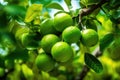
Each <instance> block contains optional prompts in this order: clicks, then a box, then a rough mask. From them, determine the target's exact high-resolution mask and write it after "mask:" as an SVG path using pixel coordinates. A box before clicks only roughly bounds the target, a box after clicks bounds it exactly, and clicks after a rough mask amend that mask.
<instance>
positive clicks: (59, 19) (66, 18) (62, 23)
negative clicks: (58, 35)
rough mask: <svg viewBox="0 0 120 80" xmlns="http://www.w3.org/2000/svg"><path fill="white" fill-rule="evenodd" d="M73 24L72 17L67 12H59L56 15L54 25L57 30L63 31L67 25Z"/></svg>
mask: <svg viewBox="0 0 120 80" xmlns="http://www.w3.org/2000/svg"><path fill="white" fill-rule="evenodd" d="M72 24H73V20H72V17H71V16H70V15H69V14H67V13H59V14H56V15H55V17H54V27H55V29H56V30H57V31H60V32H62V31H63V30H64V29H65V28H66V27H68V26H71V25H72Z"/></svg>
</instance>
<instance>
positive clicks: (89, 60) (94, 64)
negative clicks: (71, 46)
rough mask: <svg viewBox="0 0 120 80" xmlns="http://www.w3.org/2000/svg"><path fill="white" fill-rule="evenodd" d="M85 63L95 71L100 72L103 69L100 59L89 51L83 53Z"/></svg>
mask: <svg viewBox="0 0 120 80" xmlns="http://www.w3.org/2000/svg"><path fill="white" fill-rule="evenodd" d="M84 59H85V63H86V64H87V65H88V66H89V67H90V68H92V69H93V70H94V71H95V72H97V73H100V72H101V71H102V70H103V66H102V64H101V63H100V61H99V60H98V59H97V58H96V57H94V56H93V55H91V54H89V53H85V56H84Z"/></svg>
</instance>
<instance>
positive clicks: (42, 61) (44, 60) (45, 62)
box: [35, 54, 55, 71]
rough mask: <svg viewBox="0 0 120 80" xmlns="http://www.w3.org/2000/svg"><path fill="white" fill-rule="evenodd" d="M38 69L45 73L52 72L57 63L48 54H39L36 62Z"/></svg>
mask: <svg viewBox="0 0 120 80" xmlns="http://www.w3.org/2000/svg"><path fill="white" fill-rule="evenodd" d="M35 64H36V66H37V67H38V69H40V70H43V71H51V70H52V69H53V68H54V66H55V61H54V60H53V59H52V58H51V57H50V56H48V55H46V54H39V55H38V56H37V58H36V60H35Z"/></svg>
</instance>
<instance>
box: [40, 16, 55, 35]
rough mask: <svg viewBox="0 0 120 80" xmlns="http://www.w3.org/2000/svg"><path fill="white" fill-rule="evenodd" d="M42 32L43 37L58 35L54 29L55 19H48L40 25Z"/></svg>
mask: <svg viewBox="0 0 120 80" xmlns="http://www.w3.org/2000/svg"><path fill="white" fill-rule="evenodd" d="M40 32H41V34H42V35H46V34H54V33H56V32H57V31H56V29H55V28H54V24H53V19H49V18H48V19H45V20H44V21H42V23H41V24H40Z"/></svg>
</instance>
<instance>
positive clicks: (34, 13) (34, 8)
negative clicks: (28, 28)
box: [25, 4, 42, 22]
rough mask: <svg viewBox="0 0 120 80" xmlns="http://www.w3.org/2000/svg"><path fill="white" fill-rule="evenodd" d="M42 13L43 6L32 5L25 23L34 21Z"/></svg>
mask: <svg viewBox="0 0 120 80" xmlns="http://www.w3.org/2000/svg"><path fill="white" fill-rule="evenodd" d="M41 11H42V4H32V5H31V6H30V7H29V8H28V10H27V13H26V17H25V22H31V21H32V20H33V19H35V18H36V17H37V16H39V15H40V12H41Z"/></svg>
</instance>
